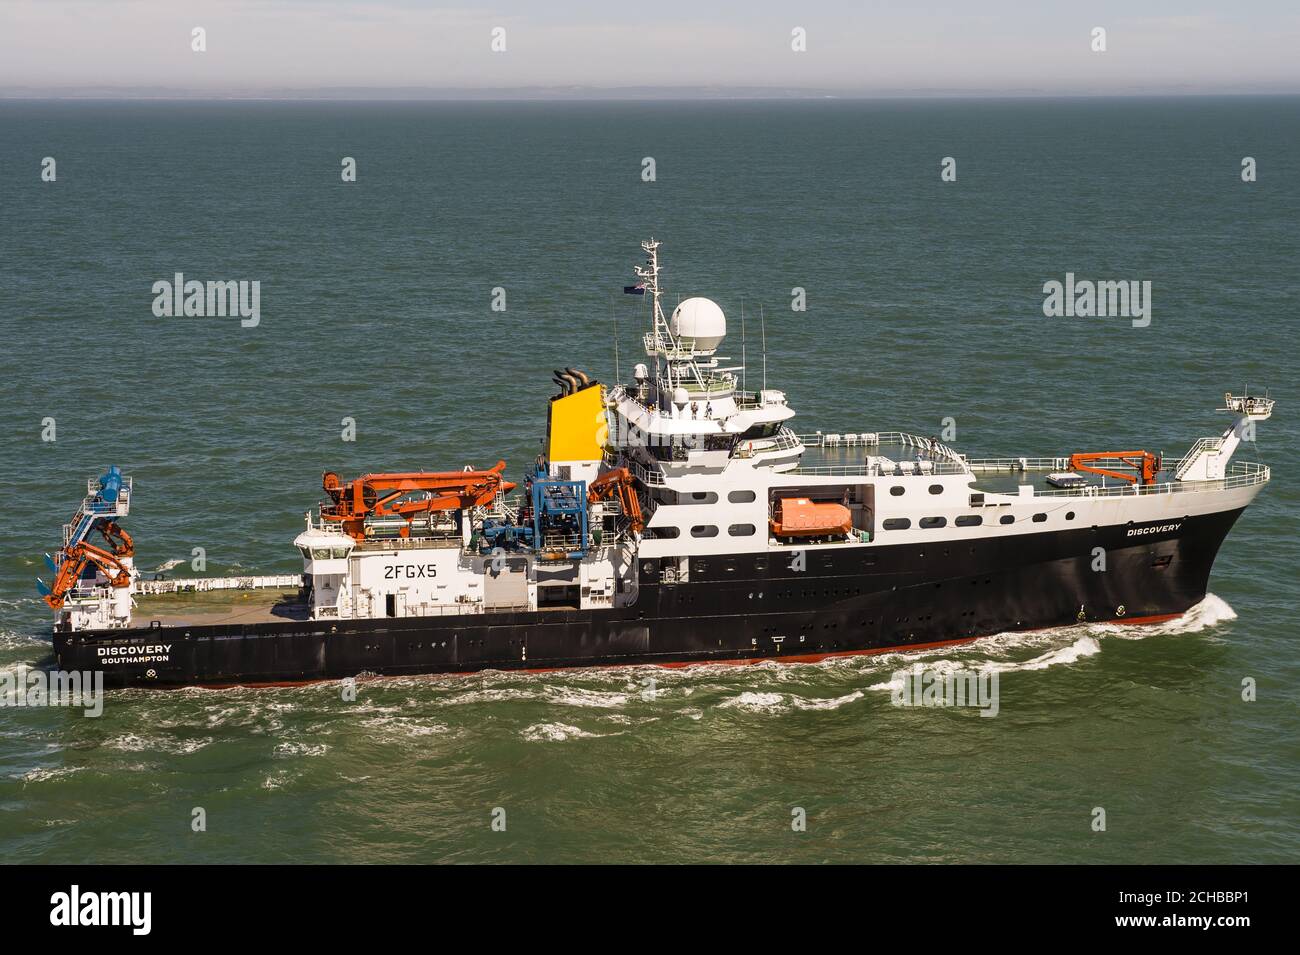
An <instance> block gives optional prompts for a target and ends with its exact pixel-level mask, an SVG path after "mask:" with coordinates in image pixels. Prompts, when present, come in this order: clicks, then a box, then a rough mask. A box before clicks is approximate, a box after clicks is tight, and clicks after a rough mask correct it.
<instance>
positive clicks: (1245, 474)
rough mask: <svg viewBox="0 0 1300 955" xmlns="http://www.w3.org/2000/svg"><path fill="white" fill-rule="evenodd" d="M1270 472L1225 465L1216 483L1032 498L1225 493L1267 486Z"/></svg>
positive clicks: (1070, 491) (1092, 488)
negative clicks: (1222, 474) (1238, 489)
mask: <svg viewBox="0 0 1300 955" xmlns="http://www.w3.org/2000/svg"><path fill="white" fill-rule="evenodd" d="M1270 474H1271V472H1270V469H1269V467H1268V466H1267V465H1265V464H1259V463H1257V462H1255V461H1236V462H1233V463H1232V464H1230V465H1229V466H1228V470H1227V473H1226V474H1224V476H1223V478H1222V479H1221V480H1217V481H1164V482H1162V483H1160V484H1118V485H1112V486H1110V487H1097V486H1096V485H1088V486H1087V487H1075V488H1060V489H1053V490H1050V491H1035V492H1034V497H1122V496H1129V497H1133V496H1135V495H1143V494H1185V493H1190V492H1195V491H1226V490H1230V489H1231V488H1238V487H1251V486H1253V485H1256V484H1266V483H1268V481H1269V478H1270Z"/></svg>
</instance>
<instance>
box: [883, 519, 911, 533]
mask: <svg viewBox="0 0 1300 955" xmlns="http://www.w3.org/2000/svg"><path fill="white" fill-rule="evenodd" d="M883 526H884V528H885V530H887V531H905V530H907V529H908V528H909V527H911V526H912V522H911V521H909V520H908V519H907V518H906V517H888V518H886V519H885V523H884V525H883Z"/></svg>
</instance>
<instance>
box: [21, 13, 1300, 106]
mask: <svg viewBox="0 0 1300 955" xmlns="http://www.w3.org/2000/svg"><path fill="white" fill-rule="evenodd" d="M198 26H201V27H204V28H205V29H206V31H207V52H205V53H195V52H193V51H192V50H191V49H190V33H191V30H192V29H193V28H194V27H198ZM1099 26H1100V27H1104V28H1105V29H1106V31H1107V37H1106V39H1107V47H1108V49H1107V51H1106V52H1105V53H1094V52H1092V50H1091V49H1090V44H1091V31H1092V29H1093V28H1094V27H1099ZM494 27H504V28H505V31H506V33H505V37H506V51H505V52H504V53H494V52H492V50H491V48H490V44H491V33H492V30H493V28H494ZM795 27H802V28H804V29H805V30H806V31H807V52H803V53H796V52H793V51H792V50H791V31H792V30H793V29H794V28H795ZM1298 64H1300V0H1259V2H1252V0H1182V2H1164V0H1153V2H1142V0H1130V2H1110V0H1101V2H1088V3H1081V2H1066V0H970V2H965V3H963V2H926V0H913V2H905V0H898V2H894V3H887V2H871V0H828V2H816V0H812V2H792V3H775V2H768V0H750V2H738V3H712V4H711V3H707V2H702V0H654V2H652V0H641V2H637V0H604V2H597V0H550V2H546V0H534V2H531V3H525V2H514V0H502V2H497V3H495V4H493V5H491V6H488V7H484V8H478V9H476V8H474V7H473V6H471V5H468V4H466V5H456V4H444V3H439V2H419V0H374V2H370V0H222V2H190V0H0V95H68V94H70V93H74V92H84V91H88V90H104V91H113V90H117V91H122V90H128V91H129V90H130V89H132V88H134V89H136V90H158V89H162V90H167V91H172V92H176V93H199V94H202V93H209V94H218V95H226V94H231V93H234V94H249V95H257V94H259V93H264V92H281V93H282V92H285V91H293V90H301V91H303V92H306V93H310V92H312V91H319V90H326V91H328V90H329V89H331V88H347V87H352V88H357V87H363V88H372V89H393V88H404V87H418V88H423V89H428V90H457V89H459V90H484V89H518V88H523V87H567V86H582V87H595V88H603V89H611V88H620V87H657V88H669V89H671V88H677V87H700V86H718V87H746V88H751V89H752V88H765V89H772V90H791V89H803V90H820V91H832V92H838V93H844V94H853V93H857V94H872V93H891V92H961V91H967V92H993V93H996V92H1006V93H1142V92H1150V93H1160V92H1300V66H1298Z"/></svg>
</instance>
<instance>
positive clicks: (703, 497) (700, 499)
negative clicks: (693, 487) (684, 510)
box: [680, 491, 718, 504]
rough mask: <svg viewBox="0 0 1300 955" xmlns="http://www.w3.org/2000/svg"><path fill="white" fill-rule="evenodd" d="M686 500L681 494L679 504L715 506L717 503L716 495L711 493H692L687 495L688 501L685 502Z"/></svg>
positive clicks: (685, 496)
mask: <svg viewBox="0 0 1300 955" xmlns="http://www.w3.org/2000/svg"><path fill="white" fill-rule="evenodd" d="M686 498H687V495H685V494H683V495H682V497H681V499H680V500H681V503H683V504H717V503H718V495H716V494H714V493H713V492H712V491H692V492H691V493H690V495H689V500H687V499H686Z"/></svg>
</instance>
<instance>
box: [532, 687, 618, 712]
mask: <svg viewBox="0 0 1300 955" xmlns="http://www.w3.org/2000/svg"><path fill="white" fill-rule="evenodd" d="M544 693H545V696H546V700H547V702H548V703H558V704H560V705H562V706H591V707H596V708H598V709H614V708H616V707H620V706H623V705H624V704H625V703H627V699H628V695H627V694H626V693H602V692H601V691H600V690H587V689H583V688H582V687H577V686H563V685H559V686H556V685H548V686H546V687H545V688H544Z"/></svg>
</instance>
